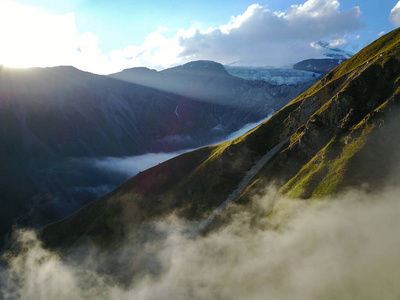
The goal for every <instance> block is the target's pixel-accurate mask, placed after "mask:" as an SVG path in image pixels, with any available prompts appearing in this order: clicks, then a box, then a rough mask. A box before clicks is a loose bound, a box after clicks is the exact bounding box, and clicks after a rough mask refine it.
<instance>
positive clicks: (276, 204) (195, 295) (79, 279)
mask: <svg viewBox="0 0 400 300" xmlns="http://www.w3.org/2000/svg"><path fill="white" fill-rule="evenodd" d="M399 193H400V190H399V188H398V187H394V188H389V189H387V190H386V191H384V192H381V193H363V192H358V191H352V192H348V193H346V194H344V195H340V196H338V197H335V198H331V199H327V200H326V201H314V202H313V203H310V202H307V201H305V200H295V199H290V200H288V199H282V198H281V197H280V196H279V194H277V193H276V191H275V190H273V189H271V190H269V191H268V193H266V195H264V196H262V197H260V198H257V199H254V200H253V201H252V202H251V203H249V204H248V205H246V206H245V207H244V206H242V205H241V206H236V207H235V205H234V206H231V207H230V208H231V211H230V212H229V213H227V215H226V216H225V218H226V219H223V220H224V223H225V224H226V226H224V227H222V228H220V229H219V230H216V231H214V232H212V233H210V234H208V235H207V236H205V237H201V236H199V237H197V238H195V239H193V240H187V235H188V233H189V232H191V229H192V228H193V225H195V224H191V223H189V222H187V221H185V220H179V219H177V218H176V217H174V216H169V217H166V218H165V219H161V220H157V221H154V222H152V223H150V224H141V226H137V227H133V228H132V233H131V235H130V236H129V237H128V238H127V239H126V241H125V243H121V244H119V245H118V247H113V248H112V250H109V252H108V253H107V252H106V251H101V250H100V249H97V248H96V247H94V246H91V245H90V244H89V245H86V247H80V248H75V249H70V252H69V255H68V256H67V257H64V258H61V257H59V256H58V255H57V254H55V253H53V252H51V251H49V250H47V249H44V248H43V247H42V245H41V243H40V242H39V241H38V240H37V238H36V235H35V233H34V232H32V231H23V230H19V231H18V232H17V234H16V237H17V242H18V244H17V245H18V246H19V248H18V250H19V252H18V255H16V254H15V253H9V254H8V255H7V254H6V255H5V256H4V257H3V258H4V259H6V260H7V262H8V264H7V267H6V266H1V267H0V295H1V296H2V297H3V298H5V299H265V298H266V295H267V297H268V298H269V299H282V300H285V299H397V298H398V295H399V294H400V286H399V284H398V278H399V276H400V254H399V251H398V249H399V247H400V236H399V234H398V228H399V226H400V219H399V218H398V215H399V211H400V202H399V201H398V198H399ZM128 200H129V201H126V203H128V202H132V201H131V200H132V199H131V198H128ZM133 202H134V201H133ZM133 208H134V206H133ZM229 216H231V217H230V218H229ZM130 217H132V216H130ZM228 220H230V221H231V222H228ZM97 271H100V272H99V273H100V274H99V273H98V272H97ZM105 273H107V274H105ZM101 274H102V275H101ZM118 280H120V281H122V283H124V284H123V285H122V284H118ZM1 296H0V297H1Z"/></svg>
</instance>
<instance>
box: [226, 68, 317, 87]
mask: <svg viewBox="0 0 400 300" xmlns="http://www.w3.org/2000/svg"><path fill="white" fill-rule="evenodd" d="M224 67H225V69H226V71H227V72H228V73H229V74H230V75H232V76H235V77H239V78H242V79H245V80H252V81H254V80H263V81H266V82H268V83H269V84H271V85H298V84H306V83H308V82H310V81H312V80H314V79H315V78H317V77H318V76H319V75H321V74H320V73H316V72H311V71H303V70H295V69H279V68H277V69H270V68H260V67H236V66H224Z"/></svg>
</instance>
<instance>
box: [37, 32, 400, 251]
mask: <svg viewBox="0 0 400 300" xmlns="http://www.w3.org/2000/svg"><path fill="white" fill-rule="evenodd" d="M399 53H400V29H397V30H395V31H393V32H391V33H389V34H386V35H385V36H383V37H381V38H380V39H379V40H377V41H375V42H374V43H372V44H371V45H369V46H368V47H366V48H365V49H363V50H361V51H360V52H359V53H358V54H356V55H355V56H354V57H352V58H350V59H348V60H346V61H345V62H344V63H343V64H341V65H340V66H338V67H336V68H335V69H334V70H333V71H331V72H330V73H329V74H328V75H326V76H325V77H324V78H323V79H322V80H321V81H319V82H318V83H316V84H315V85H314V86H313V87H311V88H310V89H308V90H307V91H306V92H304V93H303V94H302V95H300V96H299V97H297V98H296V99H294V100H293V101H291V102H290V103H289V104H287V105H286V106H285V107H283V108H282V109H281V110H279V111H278V112H277V113H276V114H274V115H273V116H272V117H271V118H270V119H268V120H267V121H266V122H264V123H263V124H261V125H260V126H258V127H257V128H256V129H254V130H252V131H250V132H248V133H246V134H245V135H243V136H241V137H239V138H237V139H235V140H233V141H228V142H224V143H221V144H218V145H215V146H209V147H203V148H200V149H198V150H196V151H192V152H188V153H186V154H183V155H181V156H178V157H176V158H174V159H171V160H169V161H167V162H165V163H162V164H160V165H158V166H155V167H153V168H151V169H149V170H147V171H145V172H142V173H140V174H138V175H136V176H135V177H133V178H131V179H129V180H128V181H126V182H125V183H123V184H122V185H121V186H119V187H118V188H117V189H115V190H114V191H112V192H111V193H109V194H106V195H104V196H103V197H101V198H100V199H98V200H96V201H94V202H92V203H90V204H89V205H87V206H86V207H84V208H82V209H81V210H79V211H77V212H75V213H74V214H72V215H71V216H69V217H68V218H66V219H64V220H61V221H59V222H57V223H54V224H51V225H48V226H46V227H45V228H43V229H42V230H41V233H40V236H41V239H42V240H43V242H44V243H45V245H47V246H48V247H51V248H58V249H60V247H62V248H64V249H65V247H66V248H68V247H71V246H77V245H79V244H80V243H84V242H85V241H88V240H91V241H92V242H94V243H95V244H97V245H101V246H102V247H106V248H109V247H111V248H114V247H118V244H119V242H120V241H121V239H123V237H124V236H126V234H127V233H128V232H130V231H132V230H135V228H141V227H143V226H146V225H145V224H146V223H147V222H149V221H152V220H157V219H159V218H161V217H162V216H168V215H169V214H170V213H172V212H175V214H177V215H178V216H179V217H181V218H184V219H186V220H189V221H191V222H198V224H199V225H198V231H195V234H200V233H202V232H203V231H207V230H211V229H212V228H213V226H217V224H218V218H219V215H218V213H219V212H220V211H222V210H224V209H227V207H228V208H229V204H230V203H231V202H233V201H236V203H237V204H238V205H242V206H243V207H245V206H246V205H251V198H252V195H255V194H257V193H259V192H260V191H261V190H263V189H265V188H266V187H267V186H268V185H269V184H275V185H276V186H277V188H278V189H279V192H280V194H281V195H285V196H286V197H292V198H300V199H309V198H322V197H325V196H327V195H331V194H334V193H338V192H341V191H344V190H345V189H346V188H348V187H351V186H352V187H357V188H362V189H364V190H366V191H367V192H368V191H371V192H372V191H376V190H379V189H382V188H383V187H384V186H385V185H386V183H387V182H388V180H389V179H391V180H396V177H395V178H394V179H393V177H391V174H393V173H395V174H396V170H397V169H398V168H397V163H396V162H397V161H398V147H399V145H400V139H399V137H400V135H399V134H400V129H399V128H400V127H399V126H398V122H399V116H400V115H399V113H400V110H399V109H400V94H399V93H400V81H399V78H400V77H399V74H400V54H399ZM396 168H397V169H396ZM213 211H214V213H212V212H213ZM260 213H262V212H260ZM275 213H278V212H275ZM207 216H209V217H208V218H206V217H207ZM214 217H215V218H216V221H213V218H214ZM202 220H203V222H201V221H202ZM219 221H221V220H219Z"/></svg>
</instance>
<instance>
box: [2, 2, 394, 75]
mask: <svg viewBox="0 0 400 300" xmlns="http://www.w3.org/2000/svg"><path fill="white" fill-rule="evenodd" d="M397 4H398V1H397V0H380V1H376V0H308V1H306V0H263V1H249V0H214V1H206V0H203V1H194V0H186V1H184V0H176V1H150V0H149V1H138V0H130V1H128V0H119V1H115V0H113V1H110V0H69V1H66V0H14V1H11V0H0V43H1V45H0V46H1V47H0V63H2V64H5V65H9V66H16V67H32V66H40V67H46V66H56V65H74V66H75V67H77V68H79V69H82V70H86V71H90V72H94V73H100V74H108V73H112V72H117V71H120V70H122V69H124V68H129V67H135V66H146V67H150V68H156V69H163V68H167V67H171V66H174V65H178V64H182V63H185V62H187V61H191V60H197V59H209V60H215V61H219V62H221V63H224V64H228V63H232V62H238V64H242V65H257V66H282V65H290V64H292V63H295V62H297V61H299V60H301V59H305V58H310V57H318V56H319V55H320V51H321V49H318V48H317V47H315V46H313V45H314V44H313V43H314V42H316V41H318V40H323V41H326V42H328V43H330V44H331V45H332V46H336V47H341V48H344V49H346V50H348V51H350V52H357V51H359V50H360V49H361V48H362V47H364V46H366V45H367V44H368V43H370V42H372V41H373V40H375V39H377V38H378V37H379V36H380V35H382V34H383V33H387V32H389V31H391V30H393V29H395V28H396V27H397V26H399V25H400V13H397V12H398V11H400V4H399V5H398V6H396V5H397ZM395 7H396V9H395Z"/></svg>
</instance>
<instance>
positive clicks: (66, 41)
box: [0, 0, 79, 68]
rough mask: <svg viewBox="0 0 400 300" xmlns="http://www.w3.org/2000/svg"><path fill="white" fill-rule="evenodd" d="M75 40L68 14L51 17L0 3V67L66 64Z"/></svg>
mask: <svg viewBox="0 0 400 300" xmlns="http://www.w3.org/2000/svg"><path fill="white" fill-rule="evenodd" d="M78 39H79V34H78V32H77V29H76V27H75V22H74V15H73V14H72V13H71V14H64V15H54V14H50V13H47V12H44V11H40V10H38V9H36V8H33V7H29V6H26V5H21V4H16V3H12V2H10V1H5V0H0V44H1V47H0V64H3V65H5V66H9V67H20V68H21V67H22V68H24V67H46V66H53V65H62V64H69V63H70V62H71V61H72V59H73V56H74V55H75V53H76V52H77V48H78V46H77V45H78V42H79V40H78ZM75 45H76V46H75Z"/></svg>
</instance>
